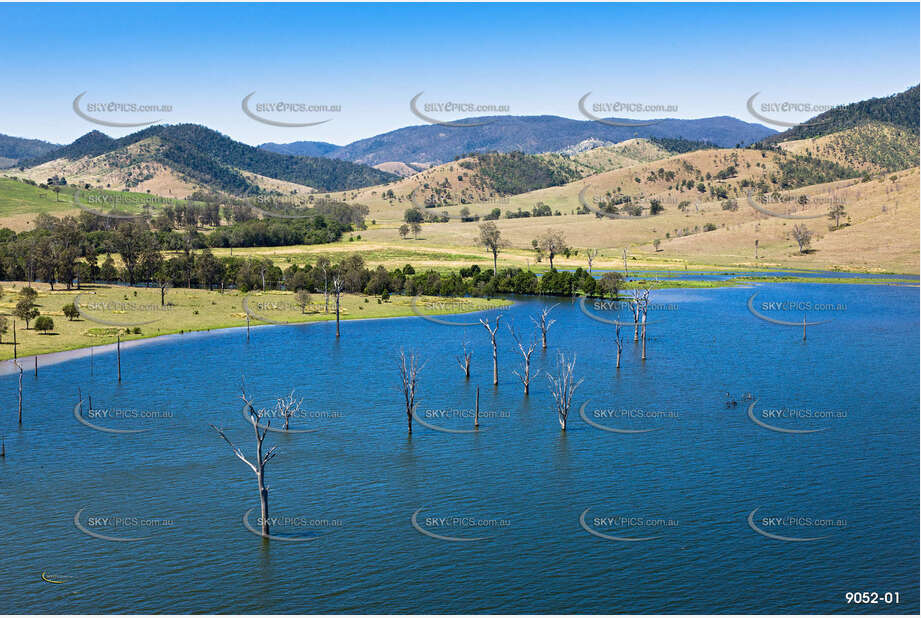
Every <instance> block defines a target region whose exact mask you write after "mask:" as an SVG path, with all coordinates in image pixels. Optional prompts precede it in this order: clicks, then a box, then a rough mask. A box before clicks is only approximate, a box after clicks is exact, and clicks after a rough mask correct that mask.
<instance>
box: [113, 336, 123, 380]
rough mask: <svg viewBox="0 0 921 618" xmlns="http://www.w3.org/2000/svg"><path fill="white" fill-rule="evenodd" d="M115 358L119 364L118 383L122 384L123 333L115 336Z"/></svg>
mask: <svg viewBox="0 0 921 618" xmlns="http://www.w3.org/2000/svg"><path fill="white" fill-rule="evenodd" d="M115 341H116V343H115V359H116V363H117V365H118V383H119V384H121V381H122V337H121V335H116V336H115Z"/></svg>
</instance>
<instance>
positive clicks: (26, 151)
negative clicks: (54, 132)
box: [0, 133, 60, 169]
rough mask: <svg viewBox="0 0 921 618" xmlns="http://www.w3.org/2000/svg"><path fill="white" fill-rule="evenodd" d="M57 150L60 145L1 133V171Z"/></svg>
mask: <svg viewBox="0 0 921 618" xmlns="http://www.w3.org/2000/svg"><path fill="white" fill-rule="evenodd" d="M57 148H60V145H59V144H52V143H50V142H45V141H42V140H40V139H26V138H24V137H13V136H11V135H3V134H2V133H0V169H2V168H7V167H13V166H14V165H16V164H17V163H18V162H19V161H20V160H22V159H31V158H33V157H40V156H42V155H44V154H47V153H49V152H51V151H53V150H55V149H57Z"/></svg>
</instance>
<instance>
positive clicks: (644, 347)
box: [642, 309, 646, 360]
mask: <svg viewBox="0 0 921 618" xmlns="http://www.w3.org/2000/svg"><path fill="white" fill-rule="evenodd" d="M642 360H646V310H645V309H644V310H643V358H642Z"/></svg>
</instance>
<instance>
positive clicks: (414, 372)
mask: <svg viewBox="0 0 921 618" xmlns="http://www.w3.org/2000/svg"><path fill="white" fill-rule="evenodd" d="M407 361H408V364H407ZM421 370H422V365H420V364H418V363H417V362H416V354H415V353H414V352H410V353H409V357H408V358H407V356H406V353H405V352H404V351H402V350H400V387H401V390H402V391H403V400H404V403H405V404H406V425H407V427H408V428H409V433H412V432H413V413H414V412H415V411H416V387H417V386H418V384H419V372H420V371H421Z"/></svg>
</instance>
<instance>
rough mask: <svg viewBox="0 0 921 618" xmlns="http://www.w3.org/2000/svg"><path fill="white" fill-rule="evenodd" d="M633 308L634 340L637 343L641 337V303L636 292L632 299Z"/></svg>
mask: <svg viewBox="0 0 921 618" xmlns="http://www.w3.org/2000/svg"><path fill="white" fill-rule="evenodd" d="M631 303H632V308H633V342H634V343H636V342H637V341H639V340H640V337H639V322H640V305H639V298H638V297H637V296H636V294H635V293H634V298H633V300H632V301H631Z"/></svg>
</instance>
